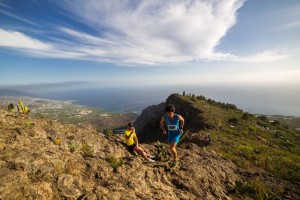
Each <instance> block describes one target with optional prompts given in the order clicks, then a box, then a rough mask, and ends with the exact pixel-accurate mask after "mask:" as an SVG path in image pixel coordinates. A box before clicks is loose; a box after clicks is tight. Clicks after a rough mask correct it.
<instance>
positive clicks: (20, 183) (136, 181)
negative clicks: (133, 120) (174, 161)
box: [0, 109, 239, 200]
mask: <svg viewBox="0 0 300 200" xmlns="http://www.w3.org/2000/svg"><path fill="white" fill-rule="evenodd" d="M142 146H143V147H144V148H145V149H146V150H147V151H148V152H155V150H156V148H155V145H154V144H144V145H142ZM179 156H180V159H181V161H180V164H179V167H178V169H177V170H170V169H169V164H168V162H160V161H158V162H156V163H146V162H144V161H143V160H142V158H141V157H140V156H136V155H133V154H131V153H129V152H128V151H127V149H126V148H125V146H124V145H123V143H122V136H118V135H116V136H111V137H107V136H105V135H104V134H102V133H98V132H97V131H96V130H94V129H93V128H92V126H88V125H86V126H84V127H78V126H74V125H61V124H59V123H56V122H53V121H51V120H48V119H33V118H31V117H29V116H25V115H18V114H14V113H10V112H8V111H6V110H1V109H0V199H116V200H117V199H230V196H229V195H228V193H227V190H226V187H227V185H229V184H234V183H235V181H236V180H238V179H239V176H238V175H237V174H236V171H237V170H238V168H237V167H236V166H235V165H234V164H233V163H232V162H231V161H229V160H227V159H225V158H223V157H222V156H220V155H218V154H217V153H215V152H214V151H212V150H210V149H205V148H200V147H198V146H197V145H195V144H188V145H186V147H185V148H180V149H179ZM111 158H114V159H116V160H119V161H122V162H121V164H119V167H116V165H118V164H117V163H116V162H115V161H113V160H114V159H111Z"/></svg>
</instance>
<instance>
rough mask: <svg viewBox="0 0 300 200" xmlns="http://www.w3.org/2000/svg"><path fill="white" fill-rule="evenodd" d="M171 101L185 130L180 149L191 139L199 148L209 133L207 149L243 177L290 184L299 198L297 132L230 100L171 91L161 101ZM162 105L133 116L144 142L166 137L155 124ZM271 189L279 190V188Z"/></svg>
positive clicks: (269, 183)
mask: <svg viewBox="0 0 300 200" xmlns="http://www.w3.org/2000/svg"><path fill="white" fill-rule="evenodd" d="M170 103H172V104H174V105H175V107H176V112H177V113H179V114H180V115H182V116H183V117H184V118H185V120H186V125H185V127H184V129H185V130H186V131H187V130H188V131H189V133H188V134H186V135H185V136H184V138H183V140H182V141H181V142H180V144H179V146H181V147H182V148H185V146H186V145H187V144H190V143H194V144H197V145H198V146H203V145H202V139H203V138H202V137H203V136H204V135H206V134H210V135H211V136H212V138H213V141H212V144H211V145H210V148H212V149H214V150H215V151H216V152H218V153H220V154H221V155H223V156H225V157H226V158H227V159H230V160H232V161H233V162H234V163H235V164H236V165H237V166H239V167H241V168H242V169H244V170H245V171H246V172H244V175H246V177H245V178H249V179H250V180H256V179H257V180H259V181H261V182H262V183H263V184H264V185H265V186H266V187H271V188H273V189H274V188H276V185H277V186H278V185H287V186H288V185H290V184H291V185H294V188H298V189H297V191H296V193H297V197H298V198H300V190H299V188H300V187H299V183H300V134H299V133H298V132H296V131H295V130H293V129H290V128H288V127H287V126H286V125H283V124H281V123H280V122H278V121H275V122H274V121H271V122H270V121H269V120H268V119H267V117H265V116H254V115H252V114H249V113H245V112H243V111H242V110H240V109H238V108H237V107H236V106H234V105H232V104H226V103H221V102H216V101H214V100H212V99H206V98H205V97H203V96H198V97H197V96H194V95H191V96H182V95H179V94H173V95H171V96H169V97H168V98H167V100H166V104H170ZM163 105H164V104H160V105H158V106H151V107H149V108H146V109H145V110H144V111H143V112H142V114H141V115H140V117H139V118H138V119H137V120H136V122H135V124H136V126H137V127H138V129H137V130H138V136H139V138H141V140H143V141H144V142H147V143H151V142H155V141H157V140H160V141H166V136H164V135H163V134H162V132H161V130H160V128H159V120H160V118H161V117H162V115H163V113H164V106H163ZM144 118H147V121H144ZM273 177H276V180H274V178H273ZM272 182H274V183H272ZM275 190H276V191H281V192H283V190H282V188H276V189H275Z"/></svg>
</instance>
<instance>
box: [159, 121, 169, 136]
mask: <svg viewBox="0 0 300 200" xmlns="http://www.w3.org/2000/svg"><path fill="white" fill-rule="evenodd" d="M164 123H165V118H164V117H162V118H161V120H160V123H159V126H160V128H161V129H162V131H163V133H164V134H166V133H167V131H166V129H165V127H164Z"/></svg>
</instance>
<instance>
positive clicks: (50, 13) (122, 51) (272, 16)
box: [0, 0, 300, 87]
mask: <svg viewBox="0 0 300 200" xmlns="http://www.w3.org/2000/svg"><path fill="white" fill-rule="evenodd" d="M299 35H300V1H299V0H285V1H283V0H263V1H260V0H248V1H244V0H226V1H222V0H186V1H182V0H165V1H159V0H151V1H146V0H144V1H140V0H122V1H121V0H119V1H118V0H85V1H83V0H60V1H58V0H57V1H52V0H43V1H38V0H26V1H17V0H0V70H1V71H0V86H4V87H5V86H9V85H18V84H19V85H24V84H25V85H26V84H41V83H42V84H43V83H64V82H74V83H75V82H79V83H80V84H81V83H82V81H87V82H95V83H98V84H99V83H100V84H101V85H102V86H116V87H118V86H126V85H167V84H182V85H184V84H190V85H193V84H194V85H195V84H202V85H203V84H215V85H217V84H221V85H224V84H225V85H226V84H228V85H230V84H240V85H242V84H246V85H247V84H251V85H257V86H260V85H266V84H267V85H274V84H280V85H286V87H290V86H292V87H299V86H300V79H299V77H300V37H299Z"/></svg>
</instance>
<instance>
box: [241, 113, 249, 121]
mask: <svg viewBox="0 0 300 200" xmlns="http://www.w3.org/2000/svg"><path fill="white" fill-rule="evenodd" d="M250 116H251V115H250V114H249V113H244V114H243V116H242V119H243V120H248V119H250Z"/></svg>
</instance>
